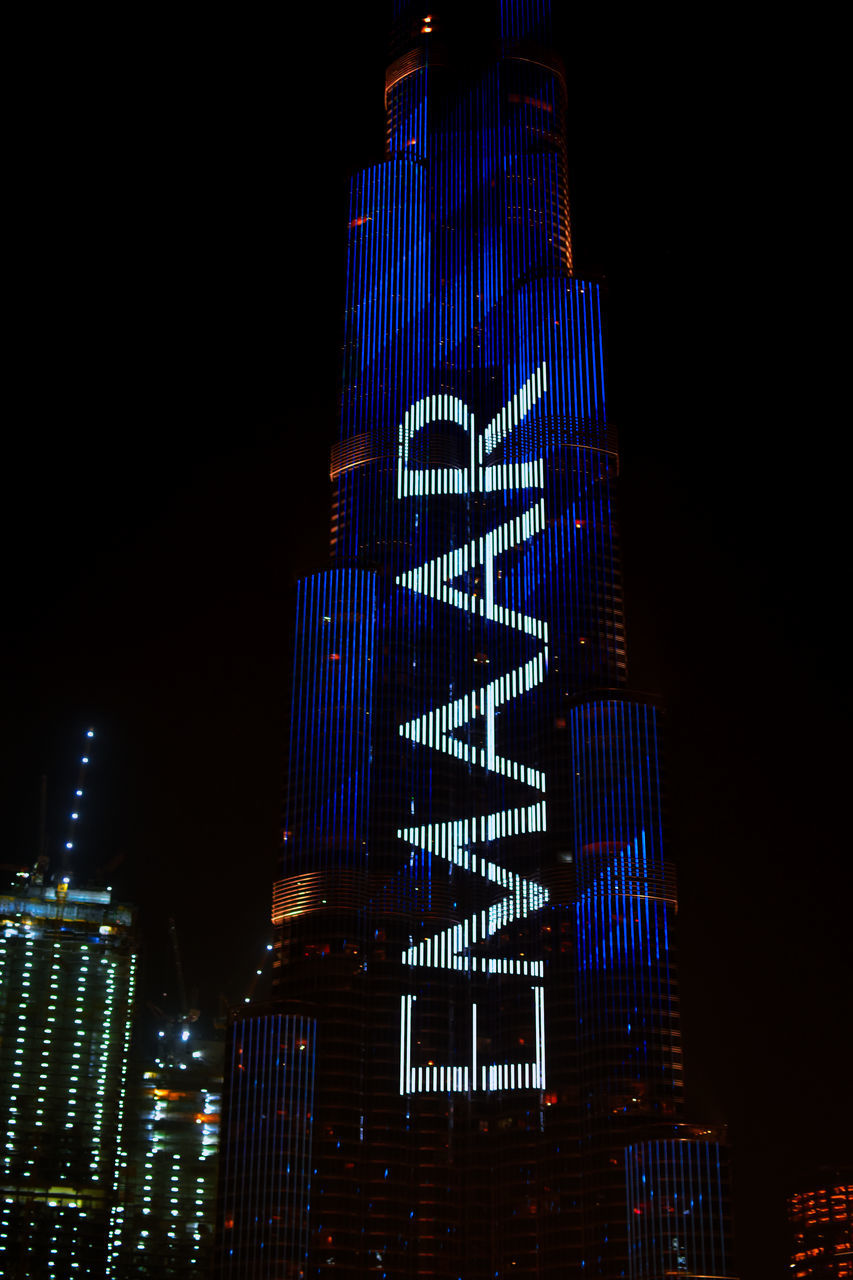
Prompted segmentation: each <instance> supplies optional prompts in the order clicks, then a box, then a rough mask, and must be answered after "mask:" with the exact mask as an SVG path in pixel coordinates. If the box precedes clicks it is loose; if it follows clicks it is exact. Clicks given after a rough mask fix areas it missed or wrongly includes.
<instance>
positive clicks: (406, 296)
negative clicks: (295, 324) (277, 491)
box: [222, 0, 732, 1280]
mask: <svg viewBox="0 0 853 1280" xmlns="http://www.w3.org/2000/svg"><path fill="white" fill-rule="evenodd" d="M393 10H394V12H393V32H392V47H391V60H390V63H389V65H388V69H387V72H386V79H385V107H386V157H385V160H384V161H383V162H382V163H380V164H377V165H375V166H373V167H372V168H369V169H367V170H365V171H364V172H362V173H360V174H358V175H357V176H356V177H355V178H354V180H353V182H352V187H351V195H350V207H349V215H348V221H349V248H348V263H347V287H346V328H345V348H344V369H343V394H342V404H341V421H340V430H339V434H338V439H337V442H336V443H335V445H334V446H333V448H332V455H331V479H332V518H331V547H330V550H331V562H330V564H329V566H328V567H327V568H326V569H325V570H323V571H321V572H318V573H317V574H316V575H314V576H313V577H310V578H308V579H306V580H305V581H303V582H301V583H300V585H299V589H298V598H297V617H296V641H295V655H294V678H293V700H292V716H291V731H290V766H289V776H288V796H287V805H286V816H285V823H284V845H283V851H282V861H281V873H280V876H279V878H278V880H277V882H276V884H275V887H274V894H273V923H274V926H275V931H276V933H275V983H274V990H275V995H276V999H277V1001H278V1010H279V1016H280V1018H281V1019H282V1021H283V1022H285V1021H286V1022H287V1027H286V1028H283V1029H282V1035H281V1038H280V1039H279V1040H278V1041H277V1046H278V1047H277V1049H276V1053H275V1055H274V1056H275V1063H274V1067H273V1066H272V1065H271V1059H270V1056H269V1055H270V1048H269V1044H270V1041H269V1035H271V1034H272V1032H271V1031H270V1032H269V1033H268V1034H267V1033H265V1034H263V1035H262V1034H261V1027H260V1025H258V1027H257V1029H256V1030H257V1034H254V1033H253V1035H252V1036H248V1035H247V1034H246V1031H245V1028H244V1030H243V1032H242V1033H238V1038H237V1040H235V1044H237V1043H238V1041H239V1044H240V1046H241V1048H242V1056H241V1058H240V1060H239V1064H237V1065H236V1066H234V1067H233V1069H234V1070H238V1069H239V1071H240V1072H242V1073H245V1075H241V1076H240V1081H241V1082H242V1083H241V1086H240V1087H241V1088H243V1089H244V1088H245V1081H246V1080H256V1081H258V1082H260V1083H259V1084H258V1086H257V1087H258V1088H259V1089H261V1088H262V1089H263V1090H266V1092H267V1094H268V1095H269V1096H272V1085H271V1084H270V1081H271V1080H274V1081H275V1096H276V1097H282V1096H284V1094H285V1092H287V1091H288V1090H289V1091H290V1093H291V1095H292V1096H293V1097H298V1098H299V1099H300V1101H299V1102H298V1104H296V1103H294V1105H298V1106H299V1107H301V1108H302V1111H303V1112H304V1113H305V1114H307V1113H308V1112H309V1110H310V1117H311V1119H310V1147H308V1146H306V1141H307V1138H306V1125H305V1123H299V1124H294V1126H293V1130H292V1137H291V1138H285V1137H284V1136H280V1140H279V1146H278V1147H277V1150H279V1151H280V1153H281V1154H280V1157H278V1159H279V1163H280V1168H281V1170H282V1172H281V1173H280V1175H279V1176H280V1178H281V1179H282V1182H283V1183H284V1182H285V1181H286V1180H290V1181H289V1182H288V1195H289V1196H291V1197H292V1191H293V1188H292V1180H293V1179H294V1178H295V1177H304V1176H308V1175H303V1174H301V1173H299V1170H300V1169H302V1168H305V1167H307V1169H308V1171H309V1175H310V1195H309V1194H306V1195H305V1196H304V1197H303V1200H302V1202H301V1208H300V1212H299V1215H298V1220H297V1218H293V1219H292V1221H293V1222H294V1224H295V1225H294V1228H293V1231H291V1233H290V1235H289V1236H288V1240H287V1242H286V1248H287V1249H289V1252H286V1251H285V1244H283V1243H282V1241H281V1236H280V1232H279V1230H278V1223H277V1222H276V1221H274V1215H273V1214H272V1211H271V1210H267V1209H265V1208H263V1207H262V1205H263V1206H268V1205H270V1204H271V1203H272V1199H271V1197H270V1196H269V1195H268V1194H267V1192H266V1191H265V1193H264V1199H263V1201H261V1199H259V1198H258V1197H255V1198H252V1197H250V1196H245V1197H244V1198H243V1200H242V1201H240V1202H239V1203H238V1202H237V1201H232V1203H231V1205H230V1208H229V1211H228V1213H227V1214H226V1215H225V1219H224V1224H223V1252H222V1258H223V1265H222V1274H223V1275H227V1276H250V1275H251V1276H270V1277H271V1276H278V1275H281V1274H284V1275H288V1276H293V1277H297V1276H299V1277H303V1276H304V1277H312V1278H314V1277H319V1276H327V1275H328V1276H337V1277H344V1276H346V1277H352V1278H353V1280H355V1278H356V1277H359V1278H360V1277H367V1276H376V1277H387V1278H388V1280H407V1278H414V1277H419V1278H426V1277H447V1278H450V1280H486V1278H487V1277H488V1278H489V1280H491V1278H492V1277H496V1276H497V1277H501V1278H505V1277H509V1276H517V1277H528V1278H530V1280H533V1277H536V1278H537V1280H545V1278H546V1277H553V1278H556V1277H560V1278H561V1280H563V1278H564V1277H566V1276H581V1275H583V1276H587V1277H592V1276H596V1277H621V1276H629V1275H630V1276H631V1277H634V1280H652V1278H653V1277H654V1278H657V1277H659V1276H662V1275H663V1274H668V1272H667V1270H666V1268H669V1269H670V1271H671V1270H674V1271H675V1272H676V1273H677V1274H684V1275H699V1274H702V1275H706V1276H715V1277H725V1276H730V1275H731V1274H732V1271H731V1259H730V1257H729V1251H728V1241H727V1234H728V1229H727V1218H728V1207H727V1205H728V1201H727V1194H726V1189H725V1171H724V1161H723V1157H722V1155H721V1151H720V1147H719V1146H718V1144H717V1143H716V1141H714V1140H713V1135H711V1134H709V1133H707V1132H703V1131H700V1130H697V1129H696V1128H695V1127H689V1126H687V1125H686V1124H685V1121H684V1114H683V1113H684V1104H683V1082H682V1066H681V1048H680V1044H681V1041H680V1032H679V1020H678V998H677V991H676V975H675V968H674V961H673V952H672V937H671V930H672V925H673V918H674V914H675V910H676V900H675V887H674V876H673V873H672V870H671V867H670V865H669V863H668V862H667V859H666V850H665V844H664V835H663V819H662V804H661V779H660V735H661V724H660V715H659V712H658V710H657V709H656V708H655V706H654V705H652V704H651V703H650V702H649V701H648V700H647V699H643V698H639V697H636V696H634V695H633V694H632V693H631V692H630V690H629V685H628V673H627V654H626V643H625V629H624V622H623V610H622V586H621V576H620V555H619V537H618V525H617V519H616V509H615V500H616V495H615V482H616V477H617V467H618V455H617V448H616V440H615V438H614V434H613V431H612V429H611V428H610V426H609V424H608V421H607V415H606V412H605V396H604V381H603V349H602V348H603V344H602V333H601V310H600V297H599V289H598V286H597V285H596V284H594V283H590V282H583V281H581V280H578V279H577V278H576V277H575V276H574V274H573V268H572V252H571V234H570V223H569V206H568V184H567V156H566V125H567V120H566V109H567V95H566V79H565V77H566V72H565V69H564V67H563V64H562V62H561V60H560V58H559V57H558V56H557V55H556V54H555V52H554V51H553V49H552V47H551V45H550V11H549V5H548V3H547V0H478V2H473V0H472V2H469V3H461V2H460V3H453V4H439V5H438V6H436V7H434V8H430V9H429V10H425V9H424V8H423V7H422V6H419V7H415V6H414V5H413V4H411V3H408V2H407V0H398V2H397V3H396V4H395V5H394V6H393ZM298 1018H302V1019H305V1020H306V1025H307V1023H308V1021H309V1020H310V1027H311V1030H310V1032H304V1033H302V1034H304V1037H305V1046H306V1047H305V1049H304V1050H303V1051H302V1052H301V1054H300V1053H299V1052H297V1051H296V1050H295V1049H294V1040H293V1035H294V1034H295V1033H294V1032H293V1029H292V1028H293V1026H294V1025H295V1023H294V1022H293V1020H294V1019H298ZM305 1053H310V1058H311V1068H312V1070H311V1074H310V1107H309V1094H308V1092H307V1090H308V1088H309V1085H308V1077H307V1076H305V1073H304V1064H303V1062H302V1061H301V1060H300V1059H301V1058H304V1056H305ZM235 1061H236V1060H235ZM300 1072H301V1073H302V1074H299V1073H300ZM270 1073H272V1075H271V1074H270ZM235 1078H236V1077H235ZM298 1081H301V1082H302V1086H301V1092H300V1090H299V1089H297V1088H296V1087H295V1085H296V1082H298ZM273 1110H274V1109H273V1108H269V1109H268V1110H267V1111H266V1112H265V1113H264V1114H266V1116H267V1121H266V1122H267V1123H269V1124H272V1123H273V1121H272V1115H273ZM284 1111H285V1113H287V1108H286V1107H285V1108H284ZM254 1115H255V1122H254V1125H253V1128H252V1143H251V1146H249V1145H248V1144H247V1147H246V1150H247V1154H246V1157H245V1158H246V1160H247V1161H249V1160H250V1159H252V1160H256V1157H255V1156H250V1154H249V1152H250V1151H251V1152H257V1151H258V1150H261V1149H262V1148H263V1138H264V1131H263V1125H262V1124H261V1120H260V1117H261V1112H260V1111H258V1110H256V1111H255V1112H254ZM231 1124H232V1120H231V1118H230V1117H229V1118H228V1120H227V1125H228V1126H229V1128H230V1126H231ZM226 1141H228V1139H227V1138H226ZM296 1144H298V1150H297V1145H296ZM309 1151H310V1159H308V1160H307V1162H306V1153H307V1152H309ZM300 1160H302V1164H301V1165H300V1163H299V1161H300ZM247 1167H248V1166H247ZM253 1167H256V1165H255V1166H253ZM285 1170H286V1172H285ZM270 1176H271V1175H270V1171H269V1167H267V1168H266V1171H265V1173H264V1180H265V1181H264V1186H265V1187H268V1182H269V1178H270ZM272 1176H273V1177H274V1176H275V1175H274V1174H273V1175H272ZM232 1178H233V1179H235V1181H239V1178H238V1174H237V1172H236V1170H232ZM304 1185H305V1186H306V1187H307V1183H305V1184H304ZM693 1224H700V1225H701V1230H700V1229H697V1230H694V1229H693ZM249 1236H251V1239H252V1242H253V1244H252V1248H253V1249H254V1253H253V1254H252V1260H251V1261H250V1259H249V1254H248V1253H246V1252H245V1250H243V1248H242V1246H241V1244H240V1241H244V1240H246V1239H247V1238H248V1237H249ZM253 1268H254V1269H253ZM662 1268H663V1270H662ZM707 1268H712V1269H711V1270H708V1269H707Z"/></svg>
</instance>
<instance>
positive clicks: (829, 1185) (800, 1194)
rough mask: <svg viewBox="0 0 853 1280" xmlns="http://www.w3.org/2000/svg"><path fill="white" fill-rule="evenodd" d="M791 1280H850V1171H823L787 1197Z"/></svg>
mask: <svg viewBox="0 0 853 1280" xmlns="http://www.w3.org/2000/svg"><path fill="white" fill-rule="evenodd" d="M788 1225H789V1230H790V1238H791V1246H790V1250H791V1267H790V1271H789V1275H790V1277H791V1280H853V1167H850V1168H845V1169H822V1170H820V1171H819V1174H818V1176H817V1177H816V1178H815V1180H814V1182H813V1183H812V1184H811V1188H810V1190H808V1191H796V1192H794V1193H793V1194H792V1195H790V1196H789V1197H788Z"/></svg>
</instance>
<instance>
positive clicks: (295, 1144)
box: [216, 1013, 317, 1280]
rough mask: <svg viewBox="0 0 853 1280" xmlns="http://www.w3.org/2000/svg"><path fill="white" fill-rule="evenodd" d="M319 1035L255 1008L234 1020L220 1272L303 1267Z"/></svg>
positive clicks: (261, 1277) (287, 1275)
mask: <svg viewBox="0 0 853 1280" xmlns="http://www.w3.org/2000/svg"><path fill="white" fill-rule="evenodd" d="M316 1040H317V1029H316V1024H315V1023H314V1021H313V1019H311V1018H306V1017H301V1016H291V1015H287V1014H280V1013H269V1014H255V1015H251V1016H246V1017H243V1018H240V1019H239V1020H238V1021H237V1022H235V1023H234V1024H233V1026H232V1027H231V1033H230V1035H229V1040H228V1046H227V1049H226V1072H227V1088H226V1093H225V1098H224V1119H223V1135H222V1146H221V1151H220V1179H219V1216H218V1222H217V1234H218V1249H217V1261H218V1269H217V1272H216V1274H217V1275H220V1276H223V1277H226V1276H227V1277H229V1280H291V1277H299V1276H304V1275H305V1274H306V1272H305V1262H306V1257H307V1250H308V1222H309V1213H310V1208H311V1203H310V1202H311V1182H312V1173H313V1168H312V1137H313V1130H314V1071H315V1061H316V1053H317V1044H316Z"/></svg>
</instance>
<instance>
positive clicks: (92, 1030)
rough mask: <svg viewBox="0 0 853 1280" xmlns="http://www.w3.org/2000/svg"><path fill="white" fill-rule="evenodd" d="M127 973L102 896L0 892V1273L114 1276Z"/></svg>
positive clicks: (129, 952)
mask: <svg viewBox="0 0 853 1280" xmlns="http://www.w3.org/2000/svg"><path fill="white" fill-rule="evenodd" d="M135 978H136V951H135V941H134V931H133V916H132V913H131V911H130V910H129V909H128V908H127V907H122V906H117V905H115V904H113V903H112V902H111V900H110V893H109V891H107V890H98V889H72V888H69V887H68V886H67V885H66V884H64V883H61V884H59V885H57V886H56V887H51V886H45V885H39V884H33V885H31V886H30V887H29V888H28V889H27V891H26V893H22V894H20V895H3V896H0V1124H2V1127H3V1132H4V1135H5V1138H4V1144H3V1153H2V1173H0V1272H2V1274H3V1275H4V1276H8V1277H10V1280H12V1277H14V1278H16V1280H18V1278H19V1277H21V1278H22V1277H30V1276H32V1277H35V1276H38V1277H42V1276H53V1277H56V1280H66V1278H67V1277H71V1276H92V1277H98V1278H99V1280H100V1277H104V1276H107V1277H110V1276H115V1275H116V1266H117V1259H118V1255H119V1251H120V1248H121V1240H122V1230H123V1224H124V1207H123V1204H122V1201H121V1197H120V1195H119V1180H120V1176H121V1172H122V1169H123V1166H124V1163H125V1152H124V1150H123V1147H122V1139H121V1134H122V1125H123V1120H124V1114H125V1108H126V1087H127V1062H128V1051H129V1046H130V1032H131V1011H132V1004H133V991H134V984H135Z"/></svg>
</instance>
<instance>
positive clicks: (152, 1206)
mask: <svg viewBox="0 0 853 1280" xmlns="http://www.w3.org/2000/svg"><path fill="white" fill-rule="evenodd" d="M197 1017H198V1011H197V1010H194V1011H193V1017H192V1018H190V1017H179V1018H175V1019H171V1020H169V1021H167V1022H166V1023H165V1025H164V1026H161V1027H159V1028H158V1029H157V1031H156V1032H155V1033H154V1034H155V1037H156V1039H155V1047H154V1048H153V1051H152V1049H151V1048H147V1052H146V1053H145V1056H144V1065H143V1066H142V1067H141V1069H140V1064H139V1063H135V1064H134V1066H135V1072H134V1080H133V1087H132V1088H131V1089H130V1091H129V1095H128V1106H127V1126H126V1140H125V1147H126V1150H127V1168H126V1172H125V1176H124V1178H123V1179H122V1187H121V1194H122V1201H123V1205H124V1231H123V1236H122V1250H121V1255H120V1259H119V1263H118V1270H117V1275H118V1280H130V1277H143V1276H153V1277H157V1278H158V1280H159V1278H160V1277H163V1278H165V1277H186V1276H191V1275H198V1276H202V1277H206V1276H208V1275H209V1274H210V1267H211V1263H212V1253H213V1226H214V1220H215V1216H216V1181H217V1174H218V1169H219V1121H220V1112H221V1106H222V1057H223V1052H224V1043H223V1040H224V1037H223V1035H222V1034H221V1033H220V1031H219V1029H218V1028H216V1027H214V1026H208V1025H206V1020H202V1021H201V1022H199V1021H197V1020H196V1019H197ZM140 1077H141V1079H140Z"/></svg>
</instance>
